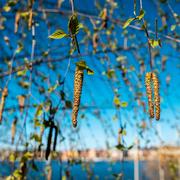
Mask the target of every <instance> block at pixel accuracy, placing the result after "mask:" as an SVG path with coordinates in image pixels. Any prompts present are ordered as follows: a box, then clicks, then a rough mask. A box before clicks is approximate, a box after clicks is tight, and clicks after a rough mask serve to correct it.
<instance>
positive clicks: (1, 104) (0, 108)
mask: <svg viewBox="0 0 180 180" xmlns="http://www.w3.org/2000/svg"><path fill="white" fill-rule="evenodd" d="M7 95H8V89H7V88H4V90H3V92H2V97H1V103H0V123H1V122H2V116H3V111H4V104H5V100H6V97H7Z"/></svg>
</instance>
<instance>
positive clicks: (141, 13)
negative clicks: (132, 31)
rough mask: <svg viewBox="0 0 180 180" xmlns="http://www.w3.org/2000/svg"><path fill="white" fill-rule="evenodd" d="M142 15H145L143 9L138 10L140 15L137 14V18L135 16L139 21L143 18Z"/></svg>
mask: <svg viewBox="0 0 180 180" xmlns="http://www.w3.org/2000/svg"><path fill="white" fill-rule="evenodd" d="M144 15H145V12H144V10H143V9H141V10H140V13H139V16H137V18H138V19H139V20H141V19H142V18H143V17H144Z"/></svg>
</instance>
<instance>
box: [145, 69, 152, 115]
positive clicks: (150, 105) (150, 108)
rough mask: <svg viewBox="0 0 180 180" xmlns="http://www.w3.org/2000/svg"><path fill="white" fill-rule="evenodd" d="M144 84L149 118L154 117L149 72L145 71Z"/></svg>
mask: <svg viewBox="0 0 180 180" xmlns="http://www.w3.org/2000/svg"><path fill="white" fill-rule="evenodd" d="M145 84H146V94H147V98H148V106H149V115H150V118H154V103H153V98H152V88H151V72H149V73H146V78H145Z"/></svg>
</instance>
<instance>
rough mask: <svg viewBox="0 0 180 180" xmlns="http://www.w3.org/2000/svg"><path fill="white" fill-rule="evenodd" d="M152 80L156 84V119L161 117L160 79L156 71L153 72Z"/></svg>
mask: <svg viewBox="0 0 180 180" xmlns="http://www.w3.org/2000/svg"><path fill="white" fill-rule="evenodd" d="M152 82H153V86H154V104H155V111H156V120H159V119H160V96H159V81H158V78H157V76H156V74H155V73H152Z"/></svg>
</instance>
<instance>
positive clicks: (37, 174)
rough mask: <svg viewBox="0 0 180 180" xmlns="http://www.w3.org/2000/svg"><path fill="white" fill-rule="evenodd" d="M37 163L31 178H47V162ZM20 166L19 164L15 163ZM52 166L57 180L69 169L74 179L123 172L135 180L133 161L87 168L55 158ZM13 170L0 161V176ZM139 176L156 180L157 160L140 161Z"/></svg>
mask: <svg viewBox="0 0 180 180" xmlns="http://www.w3.org/2000/svg"><path fill="white" fill-rule="evenodd" d="M35 164H36V165H37V167H38V171H35V170H32V169H30V170H29V172H28V178H27V179H29V180H31V179H33V180H36V179H42V180H43V179H46V178H45V167H46V162H43V161H36V162H35ZM15 166H16V167H18V164H17V163H16V165H15ZM51 166H52V179H53V180H57V179H61V177H62V176H64V175H65V171H66V170H67V169H68V170H69V172H70V175H71V177H72V179H78V180H81V179H87V178H88V173H87V171H88V172H90V174H91V175H92V176H91V178H90V179H108V180H109V179H115V177H114V176H113V174H119V173H123V177H124V178H123V179H125V180H133V179H134V163H133V161H124V162H113V163H110V162H107V161H101V162H94V163H92V162H91V163H90V166H89V168H88V170H87V168H86V169H85V168H84V167H83V165H82V164H76V165H71V166H68V163H66V162H63V163H62V164H61V165H60V163H59V162H58V161H56V160H53V161H52V162H51ZM12 172H13V168H12V166H11V165H10V164H9V163H7V162H1V163H0V176H1V177H5V176H8V175H10V173H12ZM139 176H140V179H142V180H150V179H153V180H156V179H159V177H158V163H156V162H155V161H152V162H149V161H148V162H147V161H140V163H139Z"/></svg>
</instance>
